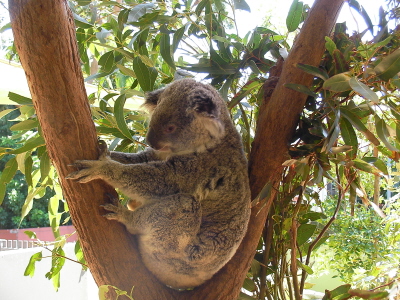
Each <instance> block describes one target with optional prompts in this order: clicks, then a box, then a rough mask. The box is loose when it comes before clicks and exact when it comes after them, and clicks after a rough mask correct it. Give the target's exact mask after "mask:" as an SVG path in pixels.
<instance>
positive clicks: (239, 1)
mask: <svg viewBox="0 0 400 300" xmlns="http://www.w3.org/2000/svg"><path fill="white" fill-rule="evenodd" d="M233 4H234V7H235V9H241V10H245V11H248V12H250V6H249V5H248V4H247V2H246V1H245V0H233Z"/></svg>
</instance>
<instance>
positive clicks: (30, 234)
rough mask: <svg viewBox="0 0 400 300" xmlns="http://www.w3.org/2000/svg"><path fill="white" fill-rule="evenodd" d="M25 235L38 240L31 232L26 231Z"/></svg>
mask: <svg viewBox="0 0 400 300" xmlns="http://www.w3.org/2000/svg"><path fill="white" fill-rule="evenodd" d="M24 233H25V234H26V235H27V236H28V237H29V238H30V239H37V236H36V233H34V232H33V231H30V230H25V231H24Z"/></svg>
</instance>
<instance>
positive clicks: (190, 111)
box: [68, 79, 250, 289]
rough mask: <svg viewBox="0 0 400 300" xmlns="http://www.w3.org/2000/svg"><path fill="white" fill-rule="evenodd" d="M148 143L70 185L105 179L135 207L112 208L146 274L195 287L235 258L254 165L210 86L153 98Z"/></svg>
mask: <svg viewBox="0 0 400 300" xmlns="http://www.w3.org/2000/svg"><path fill="white" fill-rule="evenodd" d="M145 105H146V106H147V107H148V108H149V110H150V111H151V114H152V116H151V120H150V125H149V131H148V135H147V140H148V143H149V145H150V146H151V148H147V149H146V150H144V151H142V152H140V153H136V154H129V153H120V152H111V154H109V153H107V150H106V149H105V148H106V146H104V144H103V145H102V147H103V153H102V155H101V156H100V158H99V160H96V161H77V162H76V163H75V166H76V167H78V168H79V169H80V171H77V172H74V173H71V174H70V175H68V178H69V179H75V180H78V181H79V182H82V183H84V182H88V181H91V180H94V179H103V180H104V181H106V182H107V183H109V184H111V185H112V186H114V187H115V188H119V189H120V190H121V191H122V192H123V193H125V194H126V195H127V196H129V197H131V198H132V199H133V200H132V201H131V202H130V204H129V205H128V206H129V207H130V208H131V209H132V210H128V209H126V208H125V207H123V206H121V205H119V204H116V205H114V204H106V205H105V206H104V208H105V209H106V210H108V211H111V213H109V214H107V215H105V217H106V218H108V219H110V220H117V221H119V222H121V223H123V224H125V226H126V228H127V230H128V231H129V232H130V233H132V234H136V235H137V236H138V241H139V247H140V253H141V256H142V259H143V261H144V263H145V265H146V266H147V268H148V269H149V270H150V271H151V272H152V273H153V274H154V275H155V276H156V277H157V278H158V279H159V280H160V281H162V282H163V283H164V284H166V285H168V286H171V287H173V288H177V289H187V288H193V287H196V286H198V285H200V284H202V283H203V282H205V281H206V280H208V279H210V278H211V277H212V276H213V275H214V274H215V273H216V272H217V271H218V270H220V269H221V268H222V267H223V266H224V265H225V264H226V263H227V262H228V261H229V260H230V259H231V257H232V256H233V255H234V253H235V251H236V249H237V248H238V246H239V244H240V242H241V241H242V239H243V237H244V235H245V233H246V229H247V223H248V220H249V216H250V189H249V183H248V176H247V161H246V158H245V155H244V152H243V149H242V143H241V139H240V136H239V134H238V132H237V131H236V130H235V128H234V126H233V124H232V121H231V119H230V115H229V112H228V110H227V108H226V104H225V102H224V101H223V99H222V98H221V97H220V95H219V94H218V92H217V91H216V90H215V89H214V88H212V87H211V86H209V85H205V84H202V83H199V82H196V81H195V80H193V79H182V80H179V81H176V82H174V83H172V84H170V85H168V86H167V87H166V88H165V89H161V90H157V91H154V92H151V93H149V94H148V95H147V100H146V104H145Z"/></svg>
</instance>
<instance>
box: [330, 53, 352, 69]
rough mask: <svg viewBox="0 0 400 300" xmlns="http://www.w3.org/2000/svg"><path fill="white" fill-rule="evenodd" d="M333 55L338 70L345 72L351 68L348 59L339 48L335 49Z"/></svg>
mask: <svg viewBox="0 0 400 300" xmlns="http://www.w3.org/2000/svg"><path fill="white" fill-rule="evenodd" d="M332 56H333V59H334V61H335V68H336V72H338V73H343V72H346V71H348V70H349V66H348V65H347V62H346V59H345V58H344V55H343V53H342V52H340V51H339V50H338V49H333V51H332Z"/></svg>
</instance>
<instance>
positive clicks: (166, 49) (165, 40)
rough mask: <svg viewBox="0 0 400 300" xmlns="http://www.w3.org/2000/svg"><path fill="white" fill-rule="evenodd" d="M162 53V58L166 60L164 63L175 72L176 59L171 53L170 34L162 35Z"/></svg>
mask: <svg viewBox="0 0 400 300" xmlns="http://www.w3.org/2000/svg"><path fill="white" fill-rule="evenodd" d="M160 52H161V57H162V58H163V59H164V61H165V62H166V63H167V64H168V65H169V66H170V67H171V68H172V69H173V70H175V62H174V59H173V56H172V52H171V45H170V39H169V34H167V33H161V38H160Z"/></svg>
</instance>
